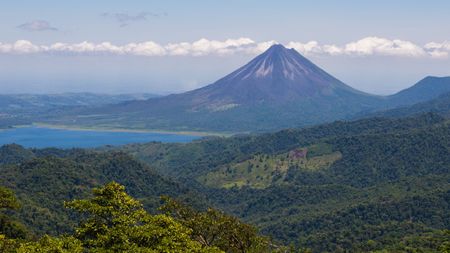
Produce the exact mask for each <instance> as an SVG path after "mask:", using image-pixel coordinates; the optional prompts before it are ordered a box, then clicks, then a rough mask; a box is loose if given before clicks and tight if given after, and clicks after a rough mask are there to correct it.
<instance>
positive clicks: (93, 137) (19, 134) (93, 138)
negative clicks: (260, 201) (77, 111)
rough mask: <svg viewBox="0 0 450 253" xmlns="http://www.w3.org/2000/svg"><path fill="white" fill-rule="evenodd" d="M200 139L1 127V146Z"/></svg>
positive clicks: (66, 145)
mask: <svg viewBox="0 0 450 253" xmlns="http://www.w3.org/2000/svg"><path fill="white" fill-rule="evenodd" d="M198 138H200V137H199V136H190V135H179V134H163V133H140V132H139V133H138V132H112V131H97V130H95V131H94V130H92V131H91V130H89V131H87V130H66V129H53V128H45V127H21V128H13V129H7V130H0V146H1V145H4V144H10V143H16V144H19V145H22V146H25V147H31V148H46V147H56V148H74V147H77V148H90V147H99V146H104V145H123V144H128V143H144V142H151V141H158V142H190V141H192V140H195V139H198Z"/></svg>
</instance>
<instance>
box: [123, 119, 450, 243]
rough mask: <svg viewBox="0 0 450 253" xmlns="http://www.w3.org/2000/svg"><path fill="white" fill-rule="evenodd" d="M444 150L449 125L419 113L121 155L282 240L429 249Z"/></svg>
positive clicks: (442, 193) (437, 233)
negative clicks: (183, 183)
mask: <svg viewBox="0 0 450 253" xmlns="http://www.w3.org/2000/svg"><path fill="white" fill-rule="evenodd" d="M449 147H450V128H449V127H448V122H447V121H446V119H445V118H442V117H440V116H438V115H435V114H423V115H418V116H414V117H409V118H397V119H396V118H370V119H364V120H358V121H353V122H335V123H332V124H327V125H322V126H318V127H312V128H307V129H291V130H285V131H280V132H277V133H273V134H263V135H256V136H241V137H234V138H225V139H221V138H217V139H212V140H204V141H197V142H194V143H190V144H160V143H150V144H144V145H130V146H126V147H124V148H123V150H125V151H126V152H130V153H132V154H134V155H135V156H136V157H139V158H140V159H142V160H143V161H146V162H147V163H149V164H151V166H153V167H154V168H156V169H157V170H159V171H160V172H161V173H165V174H167V175H171V176H174V177H178V178H179V179H180V180H183V181H186V182H189V184H190V185H197V187H198V188H199V189H202V191H203V192H205V193H206V195H207V196H208V199H209V200H210V201H211V202H212V203H213V204H215V205H216V206H217V207H220V208H222V209H223V210H226V211H228V212H230V213H233V214H234V215H237V216H238V217H241V218H243V219H244V220H245V221H248V222H251V223H253V224H256V225H258V226H259V227H260V228H261V229H262V231H263V232H264V233H265V234H267V235H271V236H273V237H274V238H275V239H277V240H280V241H283V242H286V243H289V242H293V243H296V244H297V245H301V246H302V247H309V248H312V249H313V251H314V252H322V251H327V252H339V251H344V250H350V251H361V250H363V251H368V250H377V249H383V248H384V249H390V250H405V249H406V248H408V247H411V248H422V249H423V250H425V251H426V250H429V251H430V252H434V251H436V250H437V247H438V246H437V245H439V244H440V243H441V242H442V241H445V240H448V237H446V236H445V234H443V233H442V232H441V231H442V230H444V229H449V228H450V223H449V221H450V216H449V213H450V199H449V196H450V195H449V193H450V192H449V191H450V186H449V185H450V184H449V182H450V158H449V157H450V149H449ZM305 151H307V153H306V154H305ZM296 154H297V156H296ZM298 154H300V155H298ZM302 154H303V155H302ZM423 240H428V241H432V243H430V244H427V243H422V242H423ZM400 242H401V243H400ZM433 247H434V248H433Z"/></svg>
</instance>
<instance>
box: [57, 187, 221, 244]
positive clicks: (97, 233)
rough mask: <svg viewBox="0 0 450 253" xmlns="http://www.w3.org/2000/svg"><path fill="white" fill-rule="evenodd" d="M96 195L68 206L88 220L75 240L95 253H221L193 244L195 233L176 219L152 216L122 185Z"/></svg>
mask: <svg viewBox="0 0 450 253" xmlns="http://www.w3.org/2000/svg"><path fill="white" fill-rule="evenodd" d="M93 193H94V197H93V198H91V199H85V200H74V201H71V202H68V203H65V206H66V207H68V208H71V209H74V210H76V211H78V212H81V213H82V214H83V215H84V216H85V219H84V220H83V221H82V222H81V224H80V226H79V227H78V228H76V230H75V235H74V237H75V238H76V239H78V240H80V241H81V243H82V245H83V247H84V248H86V249H87V250H89V251H91V252H221V251H220V250H218V249H217V248H213V247H208V246H206V245H203V246H202V245H201V244H200V243H198V242H196V241H194V240H191V237H190V235H191V232H192V231H191V229H189V228H186V227H184V226H183V225H182V224H180V223H179V222H177V221H175V220H174V219H173V218H172V217H169V216H166V215H156V216H152V215H150V214H148V213H147V212H146V211H145V210H144V209H143V207H142V204H141V203H140V202H139V201H137V200H135V199H133V198H131V197H130V196H129V195H128V194H127V193H126V192H125V187H124V186H122V185H120V184H118V183H115V182H112V183H109V184H107V185H105V186H104V187H102V188H98V189H94V190H93Z"/></svg>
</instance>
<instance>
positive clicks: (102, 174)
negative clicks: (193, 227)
mask: <svg viewBox="0 0 450 253" xmlns="http://www.w3.org/2000/svg"><path fill="white" fill-rule="evenodd" d="M14 154H15V155H14ZM0 164H1V165H0V174H1V177H0V185H1V186H4V187H7V188H10V189H13V190H14V191H15V192H16V194H17V195H18V198H19V200H20V202H21V203H22V208H21V209H20V212H19V213H18V217H19V219H20V220H22V221H23V223H24V224H25V225H27V226H28V227H30V228H31V229H32V230H33V231H34V232H35V233H37V234H42V233H49V234H58V233H62V232H68V231H69V230H70V228H71V227H73V225H74V224H76V222H77V220H73V219H72V218H70V217H69V213H67V211H66V210H65V209H64V207H63V202H64V201H68V200H71V199H73V198H82V197H87V196H89V194H90V191H91V188H93V187H98V186H100V185H103V184H106V183H108V182H110V181H116V182H119V183H121V184H123V185H126V186H127V190H128V192H129V193H130V194H132V195H133V196H135V197H136V198H138V199H140V200H141V201H142V202H143V204H144V206H145V207H146V208H147V209H148V210H152V211H153V212H154V211H155V208H156V207H157V206H159V202H160V201H159V197H160V196H161V195H168V196H173V197H175V196H176V197H177V198H181V199H183V198H191V196H190V191H189V190H188V189H187V188H184V187H182V186H180V185H179V184H178V183H176V182H174V181H173V180H171V179H168V178H166V177H162V176H160V175H159V174H158V173H157V172H155V171H154V170H153V169H151V168H149V166H148V165H145V164H143V163H141V162H139V161H137V160H136V159H134V158H132V157H131V156H130V155H128V154H126V153H123V152H106V153H99V152H92V151H87V150H82V149H72V150H59V149H37V150H31V149H24V148H23V147H21V146H18V145H6V146H3V147H1V148H0ZM195 196H196V199H195V202H194V204H195V203H199V202H200V201H202V198H201V197H200V195H199V194H195Z"/></svg>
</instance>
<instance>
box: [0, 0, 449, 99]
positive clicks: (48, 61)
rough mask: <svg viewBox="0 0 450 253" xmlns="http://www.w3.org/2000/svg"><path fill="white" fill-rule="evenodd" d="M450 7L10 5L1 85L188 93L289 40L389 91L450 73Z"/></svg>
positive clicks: (3, 21) (342, 74) (1, 19)
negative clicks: (268, 47) (274, 44)
mask: <svg viewBox="0 0 450 253" xmlns="http://www.w3.org/2000/svg"><path fill="white" fill-rule="evenodd" d="M448 10H450V1H402V0H398V1H338V0H336V1H261V0H260V1H253V0H240V1H234V0H227V1H224V0H223V1H213V0H209V1H206V0H205V1H167V0H166V1H148V0H146V1H144V0H142V1H132V0H127V1H101V0H96V1H83V0H78V1H56V0H55V1H48V0H47V1H45V0H44V1H42V0H41V1H31V0H29V1H20V0H10V1H8V0H5V1H2V2H1V3H0V13H1V15H0V31H1V33H0V88H1V90H2V92H3V93H17V92H21V93H24V92H28V93H34V92H40V93H45V92H51V93H55V92H66V91H75V92H79V91H92V92H108V93H124V92H155V93H171V92H180V91H185V90H189V89H193V88H197V87H200V86H203V85H206V84H209V83H211V82H213V81H214V80H216V79H218V78H220V77H221V76H223V75H225V74H227V73H229V72H231V71H232V70H234V69H235V68H237V67H239V66H241V65H243V64H245V63H246V62H247V61H249V60H250V59H251V58H253V57H254V56H256V55H257V54H258V53H260V52H261V51H263V50H264V49H265V48H266V47H267V46H268V45H270V43H274V42H278V43H283V44H285V45H287V46H290V47H294V48H295V49H297V50H298V51H300V52H301V53H302V54H304V55H306V56H307V57H308V58H310V59H311V60H312V61H313V62H315V63H317V64H318V65H319V66H321V67H322V68H324V69H325V70H326V71H328V72H330V73H331V74H333V75H335V76H336V77H337V78H339V79H341V80H342V81H344V82H346V83H348V84H349V85H351V86H354V87H355V88H358V89H362V90H364V91H368V92H373V93H377V94H389V93H393V92H395V91H398V90H400V89H402V88H405V87H408V86H410V85H412V84H413V83H415V82H416V81H418V80H419V79H421V78H423V77H425V76H426V75H438V76H446V75H450V60H449V58H450V57H449V56H448V55H449V54H450V43H449V41H450V29H448V25H449V24H450V15H448ZM201 39H203V40H201ZM82 42H85V43H84V44H80V43H82ZM104 42H106V43H107V44H102V43H104ZM183 42H185V43H183Z"/></svg>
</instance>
